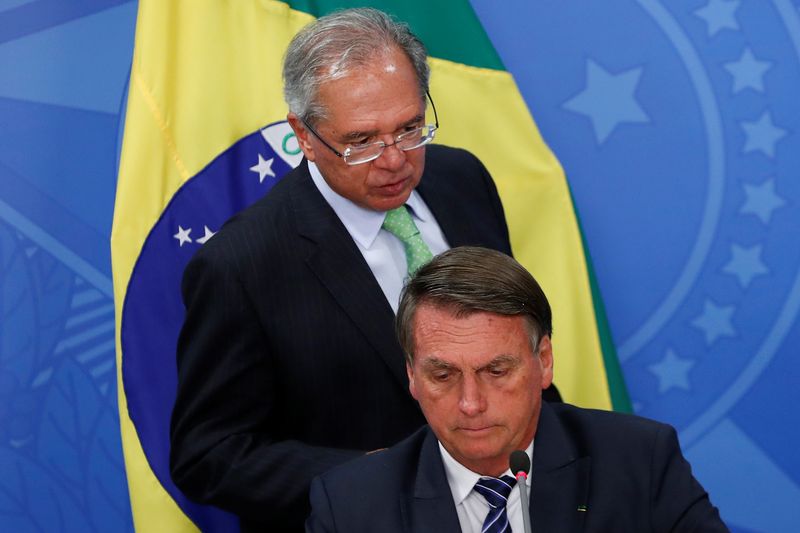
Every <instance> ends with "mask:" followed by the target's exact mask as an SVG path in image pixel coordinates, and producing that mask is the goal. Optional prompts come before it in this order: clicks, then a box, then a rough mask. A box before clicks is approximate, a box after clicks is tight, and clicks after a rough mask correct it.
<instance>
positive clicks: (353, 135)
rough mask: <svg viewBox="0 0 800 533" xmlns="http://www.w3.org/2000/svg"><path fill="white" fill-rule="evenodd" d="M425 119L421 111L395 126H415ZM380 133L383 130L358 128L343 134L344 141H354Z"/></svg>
mask: <svg viewBox="0 0 800 533" xmlns="http://www.w3.org/2000/svg"><path fill="white" fill-rule="evenodd" d="M424 120H425V115H424V114H423V113H419V114H417V115H415V116H414V117H413V118H411V119H410V120H407V121H405V122H403V123H402V124H400V125H399V126H398V127H397V128H395V131H399V130H402V129H403V128H407V127H408V126H413V125H414V124H417V123H418V122H422V121H424ZM380 133H381V132H380V131H379V130H376V129H373V130H366V131H357V130H356V131H350V132H347V133H346V134H344V135H343V136H342V141H343V142H345V143H346V142H348V141H353V140H355V139H360V138H362V137H374V136H376V135H380Z"/></svg>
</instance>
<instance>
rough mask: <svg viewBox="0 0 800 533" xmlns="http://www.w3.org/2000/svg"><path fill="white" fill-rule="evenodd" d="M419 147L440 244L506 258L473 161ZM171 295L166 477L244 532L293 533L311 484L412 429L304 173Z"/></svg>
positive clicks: (372, 307) (361, 278)
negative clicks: (173, 332) (176, 335)
mask: <svg viewBox="0 0 800 533" xmlns="http://www.w3.org/2000/svg"><path fill="white" fill-rule="evenodd" d="M426 150H427V153H426V163H425V172H424V174H423V177H422V180H421V182H420V185H419V186H418V188H417V190H418V191H419V193H420V194H421V196H422V197H423V199H424V200H425V202H426V204H427V205H428V207H430V209H431V211H432V212H433V214H434V216H435V217H436V220H437V221H438V223H439V226H440V227H441V229H442V231H443V232H444V235H445V237H446V238H447V241H448V242H449V244H450V245H451V246H459V245H466V244H471V245H479V246H485V247H488V248H494V249H496V250H500V251H502V252H505V253H509V254H510V253H511V248H510V244H509V239H508V230H507V228H506V221H505V217H504V214H503V208H502V205H501V203H500V199H499V197H498V195H497V191H496V189H495V185H494V183H493V181H492V179H491V177H490V176H489V174H488V172H487V171H486V169H485V168H484V167H483V165H482V164H481V163H480V161H478V159H477V158H475V156H473V155H471V154H470V153H468V152H466V151H464V150H457V149H454V148H447V147H443V146H436V145H432V146H428V147H426ZM182 291H183V298H184V303H185V305H186V308H187V309H186V319H185V322H184V326H183V329H182V331H181V335H180V339H179V345H178V395H177V400H176V404H175V408H174V411H173V417H172V427H171V440H172V449H171V470H172V476H173V479H174V480H175V483H176V485H177V486H178V487H180V488H181V490H183V491H184V492H185V493H186V494H187V495H188V496H189V497H190V498H192V499H194V500H197V501H200V502H204V503H209V504H212V505H217V506H219V507H222V508H224V509H226V510H229V511H232V512H234V513H236V514H238V515H239V516H240V517H241V519H242V525H243V529H245V530H253V531H281V532H287V531H288V532H291V531H298V530H299V531H302V528H303V522H304V520H305V518H306V517H307V516H308V512H309V504H308V489H309V486H310V484H311V479H312V478H313V477H314V476H315V475H318V474H320V473H322V472H324V471H326V470H328V469H329V468H330V467H332V466H334V465H337V464H340V463H342V462H344V461H345V460H347V459H350V458H352V457H355V456H357V455H361V454H363V453H364V452H365V451H367V450H374V449H378V448H383V447H387V446H390V445H392V444H395V443H397V442H399V441H400V440H401V439H403V438H405V437H407V436H408V435H410V434H411V433H412V432H414V431H415V430H416V429H418V428H419V427H420V426H422V425H423V424H424V423H425V419H424V418H423V416H422V413H421V411H420V410H419V407H418V406H417V403H416V402H415V401H414V399H413V398H412V397H411V395H410V394H409V392H408V379H407V377H406V372H405V364H404V357H403V353H402V351H401V349H400V346H399V344H398V342H397V340H396V339H395V335H394V329H393V321H394V313H393V311H392V308H391V307H390V305H389V303H388V302H387V301H386V298H385V296H384V295H383V292H382V291H381V289H380V286H379V285H378V282H377V281H376V280H375V277H374V276H373V274H372V271H371V270H370V269H369V266H368V265H367V263H366V261H364V258H363V256H362V255H361V253H360V252H359V250H358V247H357V245H356V244H355V243H354V242H353V240H352V238H351V237H350V235H349V233H348V232H347V230H346V229H345V227H344V225H343V224H342V223H341V221H340V220H339V219H338V217H337V216H336V214H335V213H334V211H333V210H332V209H331V207H330V206H329V205H328V204H327V203H326V201H325V199H324V198H323V197H322V195H321V194H320V193H319V191H318V190H317V188H316V187H315V186H314V183H313V182H312V180H311V176H310V174H309V172H308V165H307V164H306V162H305V161H304V162H303V163H302V164H301V165H300V167H298V168H297V169H295V170H294V171H292V172H290V173H289V174H288V175H287V176H286V177H284V179H283V180H281V182H279V183H278V184H277V185H276V186H275V187H274V188H273V189H272V191H270V193H269V194H267V195H266V196H265V197H264V198H263V199H261V200H259V201H258V202H256V203H255V204H254V205H253V206H251V207H250V208H248V209H246V210H244V211H243V212H242V213H240V214H239V215H237V216H236V217H234V218H233V219H232V220H231V221H230V222H228V223H227V224H226V225H225V226H224V227H223V228H222V229H221V230H220V231H219V232H218V233H217V234H216V235H215V236H214V237H213V238H212V239H210V240H209V241H208V242H207V243H206V244H205V245H203V247H202V248H201V249H200V250H199V251H198V253H197V254H196V255H195V257H194V258H193V259H192V261H191V262H190V263H189V265H188V266H187V268H186V271H185V274H184V278H183V286H182Z"/></svg>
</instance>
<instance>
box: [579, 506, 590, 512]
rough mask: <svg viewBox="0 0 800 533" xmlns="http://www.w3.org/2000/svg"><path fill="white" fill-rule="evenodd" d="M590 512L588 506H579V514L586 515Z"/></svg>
mask: <svg viewBox="0 0 800 533" xmlns="http://www.w3.org/2000/svg"><path fill="white" fill-rule="evenodd" d="M588 510H589V508H588V507H587V506H585V505H579V506H578V512H579V513H585V512H586V511H588Z"/></svg>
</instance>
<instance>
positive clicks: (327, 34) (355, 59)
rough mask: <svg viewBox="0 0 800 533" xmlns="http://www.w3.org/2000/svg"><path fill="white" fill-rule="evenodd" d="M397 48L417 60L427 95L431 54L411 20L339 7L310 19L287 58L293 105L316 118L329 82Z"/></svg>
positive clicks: (304, 115) (306, 116) (286, 77)
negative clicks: (415, 32) (401, 21)
mask: <svg viewBox="0 0 800 533" xmlns="http://www.w3.org/2000/svg"><path fill="white" fill-rule="evenodd" d="M394 48H399V49H400V50H402V51H403V52H405V54H406V56H408V59H409V60H410V61H411V64H412V66H413V67H414V71H415V72H416V74H417V81H418V83H419V93H420V98H421V99H422V100H423V101H424V100H425V93H426V92H427V91H428V80H429V78H430V68H429V67H428V63H427V58H428V54H427V52H426V51H425V46H424V45H423V44H422V42H421V41H420V40H419V39H418V38H417V37H416V36H415V35H414V34H413V33H411V30H410V29H409V27H408V25H407V24H404V23H400V22H396V21H395V20H393V19H392V18H391V17H389V15H387V14H386V13H383V12H382V11H378V10H377V9H371V8H359V9H346V10H342V11H337V12H334V13H331V14H329V15H326V16H324V17H320V18H319V19H317V20H316V21H315V22H312V23H310V24H308V25H307V26H305V27H304V28H303V29H301V30H300V32H298V33H297V35H295V36H294V38H293V39H292V41H291V42H290V43H289V48H288V49H287V50H286V55H285V56H284V59H283V83H284V85H283V95H284V98H285V99H286V103H287V104H288V106H289V111H291V112H293V113H295V114H296V115H297V116H299V117H300V118H301V119H303V120H305V121H307V122H309V123H310V124H314V123H315V122H317V121H318V120H319V119H321V118H324V117H325V112H326V110H325V108H324V107H323V106H322V104H321V103H320V102H318V101H317V96H318V94H319V90H320V87H321V86H322V84H323V83H325V82H327V81H332V80H335V79H338V78H342V77H344V76H347V75H348V74H350V73H352V71H353V70H354V69H356V68H358V67H360V66H363V65H365V64H367V63H368V62H369V61H371V60H373V59H375V58H376V57H379V56H380V55H381V54H385V53H387V52H389V51H390V50H392V49H394Z"/></svg>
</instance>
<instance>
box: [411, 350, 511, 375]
mask: <svg viewBox="0 0 800 533" xmlns="http://www.w3.org/2000/svg"><path fill="white" fill-rule="evenodd" d="M518 362H519V358H518V357H515V356H514V355H511V354H503V355H498V356H497V357H495V358H494V359H492V360H491V361H489V362H488V363H486V364H485V365H483V366H480V367H478V368H474V369H473V370H475V371H476V372H481V371H482V370H486V369H487V368H491V367H493V366H497V365H503V364H510V365H515V364H517V363H518ZM422 367H423V368H424V369H425V370H460V369H459V368H458V367H457V366H455V365H452V364H450V363H448V362H446V361H442V360H441V359H437V358H435V357H428V358H426V359H425V360H423V361H422Z"/></svg>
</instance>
